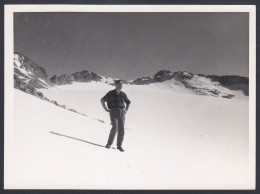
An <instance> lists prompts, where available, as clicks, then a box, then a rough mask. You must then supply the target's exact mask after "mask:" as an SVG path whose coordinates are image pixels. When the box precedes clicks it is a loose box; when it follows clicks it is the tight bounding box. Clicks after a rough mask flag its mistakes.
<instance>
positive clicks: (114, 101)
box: [101, 80, 131, 152]
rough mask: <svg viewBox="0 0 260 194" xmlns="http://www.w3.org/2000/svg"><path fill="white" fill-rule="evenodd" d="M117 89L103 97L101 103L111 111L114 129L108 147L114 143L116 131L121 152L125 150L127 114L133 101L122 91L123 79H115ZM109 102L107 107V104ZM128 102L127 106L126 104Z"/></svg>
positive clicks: (118, 147)
mask: <svg viewBox="0 0 260 194" xmlns="http://www.w3.org/2000/svg"><path fill="white" fill-rule="evenodd" d="M115 87H116V88H115V90H111V91H109V92H108V93H107V94H106V95H105V96H104V97H103V98H101V104H102V106H103V108H104V109H105V110H106V111H107V112H109V114H110V120H111V124H112V129H111V131H110V134H109V138H108V141H107V145H106V148H108V149H109V148H110V147H111V145H112V144H113V141H114V138H115V135H116V133H117V132H118V134H117V149H119V150H120V151H121V152H123V151H125V150H124V149H123V148H122V143H123V139H124V134H125V129H124V125H125V114H126V113H127V111H128V109H129V106H130V103H131V101H130V100H129V99H128V97H127V96H126V94H125V93H124V92H122V91H121V90H122V88H123V83H122V81H121V80H116V81H115ZM105 102H107V107H108V108H107V107H106V105H105ZM125 104H126V106H125Z"/></svg>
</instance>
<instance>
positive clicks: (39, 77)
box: [14, 53, 249, 98]
mask: <svg viewBox="0 0 260 194" xmlns="http://www.w3.org/2000/svg"><path fill="white" fill-rule="evenodd" d="M114 80H115V78H110V77H104V76H101V75H98V74H96V73H94V72H90V71H87V70H83V71H78V72H75V73H71V74H69V75H67V74H58V75H53V76H52V77H51V78H49V77H48V75H47V73H46V70H45V69H44V68H43V67H41V66H40V65H38V64H37V63H35V62H33V61H32V60H30V59H29V58H28V57H27V56H25V55H23V54H21V53H15V54H14V87H15V88H19V89H22V90H23V91H26V92H29V93H36V94H37V91H36V90H37V89H42V88H46V89H47V88H51V87H55V86H56V85H57V86H58V85H66V84H72V83H73V82H92V81H95V82H104V83H106V84H110V85H113V83H114ZM122 81H123V83H125V84H131V85H150V84H152V85H154V84H157V85H158V86H160V84H163V85H167V84H168V86H169V88H173V86H176V85H180V86H182V87H185V88H186V89H187V90H191V91H193V92H194V93H195V94H198V95H210V96H215V97H217V96H221V97H224V98H233V97H234V94H232V92H229V91H228V90H230V91H242V92H243V94H244V95H246V96H248V94H249V87H248V85H249V79H248V77H242V76H238V75H224V76H220V75H205V74H193V73H190V72H187V71H178V72H171V71H170V70H160V71H158V72H157V73H155V74H154V75H153V76H145V77H141V78H137V79H135V80H132V81H127V80H122Z"/></svg>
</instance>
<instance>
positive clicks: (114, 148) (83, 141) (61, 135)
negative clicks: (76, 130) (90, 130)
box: [50, 131, 116, 149]
mask: <svg viewBox="0 0 260 194" xmlns="http://www.w3.org/2000/svg"><path fill="white" fill-rule="evenodd" d="M50 133H52V134H54V135H59V136H62V137H67V138H70V139H74V140H78V141H82V142H85V143H88V144H91V145H94V146H99V147H103V148H104V147H105V146H103V145H100V144H96V143H92V142H89V141H85V140H82V139H78V138H75V137H70V136H67V135H63V134H60V133H55V132H53V131H50ZM111 149H116V148H114V147H111Z"/></svg>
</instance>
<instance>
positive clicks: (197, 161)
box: [5, 82, 250, 189]
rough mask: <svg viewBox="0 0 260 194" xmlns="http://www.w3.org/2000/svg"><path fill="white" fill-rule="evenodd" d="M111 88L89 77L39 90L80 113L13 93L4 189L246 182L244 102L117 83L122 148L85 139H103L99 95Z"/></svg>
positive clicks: (202, 186)
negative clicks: (124, 106)
mask: <svg viewBox="0 0 260 194" xmlns="http://www.w3.org/2000/svg"><path fill="white" fill-rule="evenodd" d="M112 89H114V87H113V86H110V85H106V84H103V83H98V82H96V83H78V84H71V85H65V86H59V87H57V88H53V89H46V90H41V92H43V94H44V95H45V96H46V97H48V98H49V99H51V100H56V101H57V102H58V103H59V104H64V105H66V107H67V108H73V109H75V110H77V111H78V112H80V113H84V114H86V115H87V116H82V115H80V114H76V113H74V112H71V111H68V110H66V109H63V108H60V107H57V106H55V105H53V104H51V103H49V102H47V101H42V100H41V99H38V98H36V97H34V96H31V95H28V94H25V93H23V92H21V91H19V90H15V129H14V144H15V149H14V150H15V153H14V154H13V156H14V158H13V163H12V164H8V165H9V167H10V168H8V169H9V170H8V171H7V172H6V174H5V176H7V177H10V178H8V179H7V180H6V182H5V187H9V188H38V189H39V188H49V189H58V188H63V189H187V188H190V189H197V188H199V189H233V188H236V189H238V188H241V189H245V188H249V187H250V183H249V182H248V178H247V176H248V100H245V99H232V100H230V99H223V98H214V97H208V96H197V95H190V94H188V93H180V92H175V91H174V90H169V89H166V88H159V87H156V86H149V87H147V86H131V85H124V87H123V91H125V92H126V94H127V95H128V97H129V98H130V100H131V101H132V103H131V107H130V109H129V111H128V113H127V115H126V134H125V140H124V145H123V147H124V148H125V149H126V152H124V153H121V152H119V151H118V150H116V149H111V150H107V149H105V148H103V147H99V146H95V145H92V144H90V143H94V144H98V145H105V144H106V141H107V138H108V134H109V131H110V128H111V125H110V120H109V115H108V113H107V112H105V111H104V110H103V108H102V106H101V104H100V98H101V97H103V96H104V95H105V93H106V92H108V91H109V90H112ZM28 107H29V108H28ZM97 119H100V120H103V121H104V122H105V123H102V122H99V121H98V120H97ZM51 131H52V132H54V133H58V134H62V135H65V136H69V137H72V138H77V139H72V138H69V137H65V136H60V135H56V134H53V133H50V132H51ZM84 141H87V142H90V143H87V142H84ZM115 145H116V141H115V143H114V146H115ZM25 174H26V176H24V175H25ZM14 177H15V178H14Z"/></svg>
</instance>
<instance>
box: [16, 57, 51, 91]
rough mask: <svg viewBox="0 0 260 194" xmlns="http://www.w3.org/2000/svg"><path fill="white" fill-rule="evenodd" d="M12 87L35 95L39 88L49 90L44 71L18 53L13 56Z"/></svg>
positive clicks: (49, 83) (48, 82)
mask: <svg viewBox="0 0 260 194" xmlns="http://www.w3.org/2000/svg"><path fill="white" fill-rule="evenodd" d="M14 87H15V88H18V89H20V90H23V91H26V92H28V93H32V94H36V93H37V92H36V90H37V89H39V88H50V87H53V84H51V82H50V81H49V78H48V75H47V73H46V70H45V69H44V68H43V67H41V66H40V65H38V64H37V63H35V62H33V61H32V60H30V59H29V58H28V57H26V56H25V55H22V54H20V53H16V54H14Z"/></svg>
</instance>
